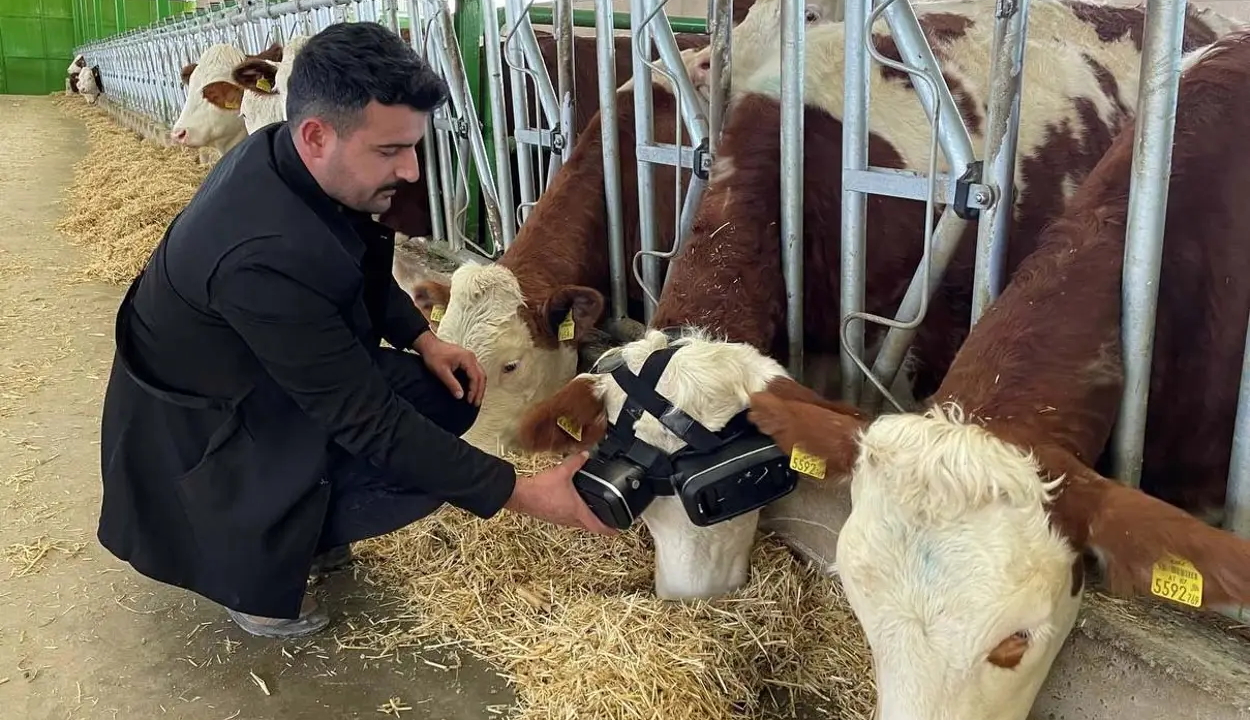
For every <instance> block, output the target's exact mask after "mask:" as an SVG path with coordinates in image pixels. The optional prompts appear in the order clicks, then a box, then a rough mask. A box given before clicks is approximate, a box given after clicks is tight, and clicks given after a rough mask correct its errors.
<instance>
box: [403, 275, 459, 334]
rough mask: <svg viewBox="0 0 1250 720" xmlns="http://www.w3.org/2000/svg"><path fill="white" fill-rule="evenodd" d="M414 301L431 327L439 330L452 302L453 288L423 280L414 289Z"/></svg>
mask: <svg viewBox="0 0 1250 720" xmlns="http://www.w3.org/2000/svg"><path fill="white" fill-rule="evenodd" d="M412 301H413V303H415V304H416V306H417V309H418V310H420V311H421V314H422V315H424V316H425V319H426V320H428V321H429V322H430V325H431V326H433V327H436V328H437V327H438V323H439V322H440V321H442V319H443V313H444V312H446V310H447V304H448V303H449V302H451V286H450V285H447V284H444V283H441V282H439V281H437V280H422V281H421V282H419V283H417V284H416V286H415V287H413V289H412Z"/></svg>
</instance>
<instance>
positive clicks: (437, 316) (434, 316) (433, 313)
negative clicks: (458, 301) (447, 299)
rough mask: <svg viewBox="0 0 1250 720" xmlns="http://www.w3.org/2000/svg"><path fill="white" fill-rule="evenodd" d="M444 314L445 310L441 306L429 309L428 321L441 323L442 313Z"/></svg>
mask: <svg viewBox="0 0 1250 720" xmlns="http://www.w3.org/2000/svg"><path fill="white" fill-rule="evenodd" d="M445 312H447V308H445V307H443V306H442V305H435V306H434V307H432V308H430V320H432V321H434V322H442V321H443V313H445Z"/></svg>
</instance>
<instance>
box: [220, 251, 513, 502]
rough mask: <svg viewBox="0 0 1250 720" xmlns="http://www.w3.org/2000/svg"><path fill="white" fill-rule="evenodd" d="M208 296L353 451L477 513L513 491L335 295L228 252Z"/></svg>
mask: <svg viewBox="0 0 1250 720" xmlns="http://www.w3.org/2000/svg"><path fill="white" fill-rule="evenodd" d="M401 292H402V291H401ZM209 298H210V305H211V306H212V307H213V308H214V309H215V310H216V311H217V312H219V313H221V315H222V316H223V317H224V318H225V319H226V321H227V322H228V323H230V325H231V326H232V327H233V328H234V329H235V331H236V332H238V333H239V335H240V336H241V337H242V338H243V340H244V342H246V343H247V344H248V346H249V347H250V348H251V350H252V352H253V353H255V355H256V357H257V358H258V360H259V361H260V363H261V365H262V366H263V367H264V368H265V370H266V371H267V372H268V373H269V374H270V375H271V376H272V377H273V378H274V380H275V381H276V382H277V383H278V384H279V385H280V386H281V387H282V388H283V389H284V390H285V391H286V392H287V393H288V394H289V395H290V396H291V398H292V399H294V401H295V402H296V403H297V404H298V405H299V406H300V407H301V408H302V409H303V410H304V412H306V413H308V415H309V416H310V417H312V418H313V419H314V420H316V421H317V422H319V423H320V424H322V425H323V426H324V427H325V428H326V429H327V430H328V432H329V433H330V435H331V436H332V437H333V438H334V440H335V441H337V442H338V443H339V444H340V445H342V446H343V447H344V448H345V449H347V450H348V451H349V452H351V453H353V454H355V455H357V456H362V457H367V458H369V459H371V460H373V461H374V462H375V463H377V464H378V465H379V466H381V467H383V468H386V469H388V470H389V471H390V473H391V475H393V476H394V477H395V478H396V480H397V481H399V482H411V483H412V484H413V485H415V486H416V487H418V488H420V489H421V490H422V491H424V492H427V493H429V494H431V495H434V496H436V497H441V498H443V499H444V500H446V501H447V502H449V503H451V504H453V505H456V506H457V507H460V508H463V509H465V510H467V511H469V512H471V513H473V514H475V515H477V516H478V517H483V518H485V517H490V516H492V515H494V514H495V513H496V512H498V511H499V510H500V509H501V508H502V507H503V505H504V503H506V502H507V501H508V498H510V497H511V496H512V489H513V487H514V485H515V483H516V472H515V470H514V469H513V467H512V465H510V464H509V463H506V462H504V461H503V460H500V459H499V458H496V457H493V456H491V455H488V454H486V453H484V452H482V451H480V450H478V449H477V448H474V447H473V446H471V445H469V444H468V443H466V442H464V441H463V440H461V439H460V438H458V437H456V436H454V435H452V434H451V433H448V432H447V431H445V430H443V429H442V428H440V427H438V426H437V425H435V424H434V423H433V422H431V421H430V420H428V419H427V418H426V417H424V416H423V415H421V414H420V413H419V412H417V410H416V409H415V408H413V407H412V405H411V404H409V403H408V401H406V400H404V399H403V398H401V397H399V396H398V395H397V394H396V393H395V392H394V391H393V390H392V389H391V387H390V385H389V384H388V383H387V382H386V380H385V378H384V377H383V376H382V373H381V371H380V370H379V369H378V367H377V365H376V364H375V363H374V362H373V359H372V357H371V356H370V354H369V351H368V350H367V349H366V348H365V347H364V345H362V344H361V343H360V341H359V340H358V339H357V338H356V336H355V335H354V334H353V333H352V331H351V329H350V328H349V327H348V326H347V324H346V323H345V322H344V320H343V318H342V315H341V314H340V311H339V309H338V307H337V306H336V305H335V304H334V302H332V301H331V300H330V299H329V298H328V297H326V296H325V295H323V294H322V293H320V292H318V291H317V290H316V289H314V288H313V287H311V286H310V285H309V284H308V283H306V282H302V281H301V280H299V279H297V276H296V275H294V274H291V273H287V272H283V271H282V270H281V269H279V268H278V267H276V266H275V264H274V263H270V262H266V258H265V253H263V252H249V251H247V250H242V251H237V252H235V253H232V255H231V256H229V257H228V258H227V259H226V260H225V261H223V262H222V263H221V264H220V265H219V266H218V268H217V270H216V271H215V273H214V274H213V276H212V278H211V280H210V285H209ZM414 312H415V310H414Z"/></svg>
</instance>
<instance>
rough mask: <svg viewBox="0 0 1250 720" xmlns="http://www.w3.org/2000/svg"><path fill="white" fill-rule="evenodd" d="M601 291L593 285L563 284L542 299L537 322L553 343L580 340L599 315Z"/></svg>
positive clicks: (602, 303)
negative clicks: (592, 286)
mask: <svg viewBox="0 0 1250 720" xmlns="http://www.w3.org/2000/svg"><path fill="white" fill-rule="evenodd" d="M603 306H604V301H603V295H602V294H601V293H600V292H599V291H598V290H595V289H594V288H588V287H583V286H581V285H565V286H563V287H560V288H557V289H556V290H555V292H553V293H551V297H549V298H547V302H545V303H543V306H542V308H541V309H540V311H539V313H538V323H539V325H540V326H541V331H542V332H543V333H544V334H548V333H550V337H551V338H552V339H554V340H555V341H556V342H557V343H563V342H572V343H574V344H576V343H580V342H581V341H582V340H583V339H584V338H585V337H586V336H587V334H589V333H590V329H591V328H593V327H594V326H595V324H596V323H598V322H599V317H600V316H601V315H603Z"/></svg>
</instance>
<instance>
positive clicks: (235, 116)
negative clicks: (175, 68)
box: [169, 43, 282, 153]
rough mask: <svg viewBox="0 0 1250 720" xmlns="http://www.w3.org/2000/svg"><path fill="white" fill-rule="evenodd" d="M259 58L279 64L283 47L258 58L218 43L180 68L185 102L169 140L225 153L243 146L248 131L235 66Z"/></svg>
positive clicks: (274, 45) (273, 45) (191, 146)
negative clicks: (241, 111) (241, 109)
mask: <svg viewBox="0 0 1250 720" xmlns="http://www.w3.org/2000/svg"><path fill="white" fill-rule="evenodd" d="M249 57H252V58H259V59H262V60H271V61H273V62H278V61H280V60H282V46H281V45H280V44H278V43H274V44H272V45H270V46H269V48H267V49H266V50H265V51H264V52H262V53H260V54H258V55H251V56H249V55H245V54H244V52H243V51H242V50H240V49H238V48H237V47H235V46H233V45H228V44H225V43H218V44H216V45H211V46H209V47H208V49H206V50H205V51H204V52H202V53H200V57H199V60H198V61H196V62H193V63H191V64H189V65H186V66H185V67H183V68H182V76H181V77H182V84H183V85H185V86H186V88H187V99H186V101H185V102H184V103H183V105H182V111H181V112H180V113H179V114H178V120H177V121H175V122H174V126H173V127H172V128H171V129H170V133H169V136H170V138H171V139H172V140H173V141H174V142H176V143H178V144H179V145H182V146H184V147H189V148H201V149H202V148H211V149H212V150H216V151H217V152H219V153H225V152H227V151H229V150H230V148H232V147H234V146H235V145H237V144H239V143H240V142H242V140H243V138H244V137H246V136H247V128H246V126H244V124H243V120H242V118H240V117H239V106H240V105H241V104H242V103H243V88H242V87H240V86H239V85H238V84H236V83H235V82H234V79H233V73H234V68H235V66H237V65H239V64H240V63H242V62H243V61H244V60H246V59H248V58H249Z"/></svg>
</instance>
